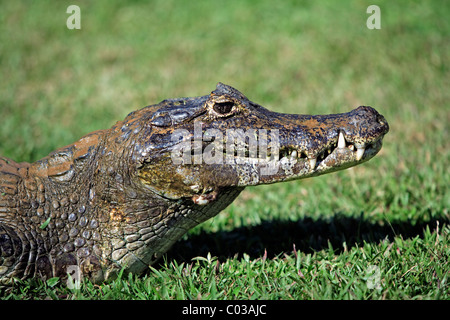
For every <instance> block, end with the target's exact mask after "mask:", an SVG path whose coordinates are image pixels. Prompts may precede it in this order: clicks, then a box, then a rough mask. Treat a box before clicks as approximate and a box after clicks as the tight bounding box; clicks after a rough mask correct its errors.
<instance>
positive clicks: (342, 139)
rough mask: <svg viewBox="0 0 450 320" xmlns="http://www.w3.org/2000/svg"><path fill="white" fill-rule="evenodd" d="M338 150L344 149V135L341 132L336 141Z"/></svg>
mask: <svg viewBox="0 0 450 320" xmlns="http://www.w3.org/2000/svg"><path fill="white" fill-rule="evenodd" d="M337 147H338V148H345V138H344V134H343V133H342V131H341V132H339V140H338V146H337Z"/></svg>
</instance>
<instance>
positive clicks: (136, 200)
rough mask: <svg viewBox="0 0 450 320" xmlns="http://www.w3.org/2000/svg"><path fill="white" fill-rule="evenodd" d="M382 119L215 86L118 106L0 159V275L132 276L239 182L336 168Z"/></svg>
mask: <svg viewBox="0 0 450 320" xmlns="http://www.w3.org/2000/svg"><path fill="white" fill-rule="evenodd" d="M388 130H389V127H388V123H387V122H386V120H385V118H384V117H383V116H382V115H380V114H379V113H378V112H377V111H376V110H375V109H373V108H371V107H367V106H361V107H359V108H357V109H354V110H353V111H350V112H347V113H341V114H331V115H297V114H283V113H275V112H271V111H269V110H267V109H265V108H263V107H262V106H260V105H258V104H256V103H254V102H252V101H250V100H249V99H247V98H246V97H245V96H244V95H243V94H242V93H240V92H239V91H238V90H236V89H234V88H232V87H230V86H227V85H224V84H222V83H219V84H218V85H217V87H216V89H215V90H214V91H213V92H211V94H209V95H206V96H200V97H193V98H178V99H170V100H164V101H162V102H161V103H159V104H156V105H151V106H147V107H145V108H143V109H140V110H137V111H135V112H132V113H130V114H129V115H128V116H127V117H126V118H125V119H124V120H123V121H119V122H117V123H116V124H115V125H114V126H113V127H112V128H110V129H107V130H99V131H95V132H92V133H90V134H88V135H86V136H84V137H82V138H81V139H80V140H78V141H77V142H75V143H73V144H71V145H68V146H66V147H63V148H61V149H58V150H56V151H54V152H52V153H50V154H49V155H48V156H47V157H45V158H43V159H41V160H38V161H36V162H34V163H16V162H14V161H13V160H10V159H8V158H5V157H0V250H1V256H0V279H1V280H2V281H1V282H2V283H10V282H11V280H12V279H17V278H18V279H25V278H30V277H40V278H42V279H48V278H50V277H65V276H67V272H68V270H69V268H70V267H72V268H73V267H74V266H75V267H77V268H79V270H80V272H81V273H82V275H83V276H85V277H87V278H88V279H90V280H91V281H93V282H97V283H98V282H102V281H104V280H107V279H113V278H114V277H115V276H116V275H117V273H118V271H119V270H121V269H122V268H123V269H124V270H125V272H133V273H137V274H139V273H142V272H144V271H145V270H148V267H149V265H151V264H153V263H154V262H155V261H156V260H157V259H158V258H160V257H161V256H162V255H163V254H164V253H165V252H166V251H168V250H169V248H170V247H171V246H172V245H173V244H174V242H175V241H177V239H179V238H180V237H181V236H183V235H184V234H185V233H186V232H187V231H188V230H189V229H191V228H192V227H194V226H196V225H198V224H200V223H202V222H204V221H205V220H207V219H209V218H211V217H214V216H215V215H217V214H218V213H219V212H220V211H221V210H223V209H224V208H226V207H227V206H228V205H229V204H230V203H231V202H232V201H233V200H234V199H235V198H236V197H237V196H238V195H239V193H240V192H241V191H242V190H243V189H244V188H245V187H246V186H252V185H259V184H268V183H275V182H280V181H288V180H294V179H302V178H306V177H312V176H317V175H321V174H324V173H328V172H333V171H337V170H341V169H345V168H348V167H351V166H354V165H357V164H360V163H363V162H364V161H367V160H369V159H370V158H372V157H373V156H375V155H376V154H377V153H378V151H379V150H380V149H381V145H382V139H383V137H384V135H385V134H386V133H387V132H388Z"/></svg>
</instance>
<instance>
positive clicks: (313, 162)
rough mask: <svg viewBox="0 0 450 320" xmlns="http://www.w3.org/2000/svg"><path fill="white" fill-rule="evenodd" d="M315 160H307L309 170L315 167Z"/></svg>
mask: <svg viewBox="0 0 450 320" xmlns="http://www.w3.org/2000/svg"><path fill="white" fill-rule="evenodd" d="M316 162H317V158H311V159H309V167H310V168H311V169H314V168H315V167H316Z"/></svg>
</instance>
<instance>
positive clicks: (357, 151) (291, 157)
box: [192, 131, 382, 169]
mask: <svg viewBox="0 0 450 320" xmlns="http://www.w3.org/2000/svg"><path fill="white" fill-rule="evenodd" d="M381 143H382V137H380V138H379V139H377V140H375V141H373V142H368V143H365V144H361V143H360V144H358V145H357V144H356V143H353V142H352V141H350V139H348V138H347V139H346V138H345V135H344V133H343V132H342V131H340V132H339V135H338V137H337V139H335V141H332V142H331V144H329V145H327V146H325V147H323V148H322V149H321V150H320V151H319V152H318V153H317V155H311V156H308V151H307V150H302V149H300V148H298V147H295V146H281V147H280V148H279V151H278V153H277V154H274V153H273V151H272V150H271V148H267V152H266V153H264V155H262V154H261V153H259V154H258V155H257V156H256V157H255V156H253V155H254V154H252V153H251V152H249V147H248V145H246V146H245V148H243V147H242V146H241V150H239V149H238V148H237V147H234V148H233V152H227V150H226V148H225V147H223V157H224V159H229V158H231V159H233V160H236V159H239V160H240V162H244V161H245V159H247V160H249V161H251V162H253V161H255V160H257V161H262V162H268V161H280V162H288V161H289V162H292V161H298V160H303V161H308V163H309V166H310V169H315V168H316V167H318V166H319V165H320V164H321V163H322V162H323V161H324V160H325V159H326V158H327V157H328V156H329V155H331V154H332V153H333V152H334V151H335V150H336V149H344V148H347V149H348V150H350V151H352V152H353V154H354V158H355V160H356V161H360V160H361V159H362V158H363V157H364V154H365V153H366V151H367V153H369V154H370V153H371V152H372V151H375V150H379V149H380V147H381ZM242 149H245V150H242ZM202 151H203V152H204V151H205V148H203V149H202ZM230 154H231V155H230ZM192 155H194V150H192Z"/></svg>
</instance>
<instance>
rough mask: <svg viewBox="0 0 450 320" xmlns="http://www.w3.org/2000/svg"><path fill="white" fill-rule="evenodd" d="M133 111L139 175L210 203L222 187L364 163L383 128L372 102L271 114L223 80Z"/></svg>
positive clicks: (153, 186) (167, 190)
mask: <svg viewBox="0 0 450 320" xmlns="http://www.w3.org/2000/svg"><path fill="white" fill-rule="evenodd" d="M137 112H138V113H139V117H140V118H142V116H143V115H144V114H145V116H144V118H146V126H145V127H146V129H145V130H142V131H141V133H140V135H141V138H138V139H136V141H141V142H140V143H136V144H135V150H134V153H133V155H134V158H135V161H136V163H137V164H138V168H137V174H138V177H139V179H140V180H141V181H142V183H143V184H144V185H145V186H146V187H147V188H148V189H149V190H150V191H152V192H154V193H156V194H158V195H159V196H161V197H164V198H168V199H182V198H183V199H186V198H188V199H192V201H193V202H194V203H196V204H198V205H207V204H209V203H210V202H214V201H215V200H216V199H217V198H218V197H219V196H220V194H221V191H222V190H224V189H228V188H243V187H246V186H251V185H259V184H268V183H275V182H280V181H287V180H294V179H302V178H306V177H311V176H317V175H321V174H324V173H328V172H333V171H337V170H342V169H345V168H348V167H351V166H354V165H357V164H360V163H363V162H365V161H367V160H369V159H371V158H372V157H373V156H375V155H376V154H377V153H378V151H379V150H380V149H381V145H382V139H383V137H384V135H385V134H386V133H387V132H388V130H389V127H388V123H387V122H386V120H385V119H384V117H383V116H382V115H380V114H379V113H378V112H377V111H376V110H375V109H373V108H371V107H364V106H362V107H359V108H357V109H355V110H352V111H350V112H347V113H341V114H330V115H298V114H283V113H276V112H272V111H269V110H267V109H265V108H263V107H262V106H260V105H258V104H256V103H254V102H252V101H250V100H249V99H247V98H246V97H245V96H244V95H243V94H242V93H240V92H239V91H238V90H236V89H234V88H232V87H230V86H227V85H224V84H222V83H219V84H218V85H217V88H216V90H214V91H213V92H212V93H211V94H210V95H209V96H202V97H196V98H181V99H173V100H165V101H163V102H162V103H161V104H159V105H157V106H150V107H147V108H144V109H142V110H140V111H137ZM130 116H132V117H135V116H136V114H132V115H130Z"/></svg>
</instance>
